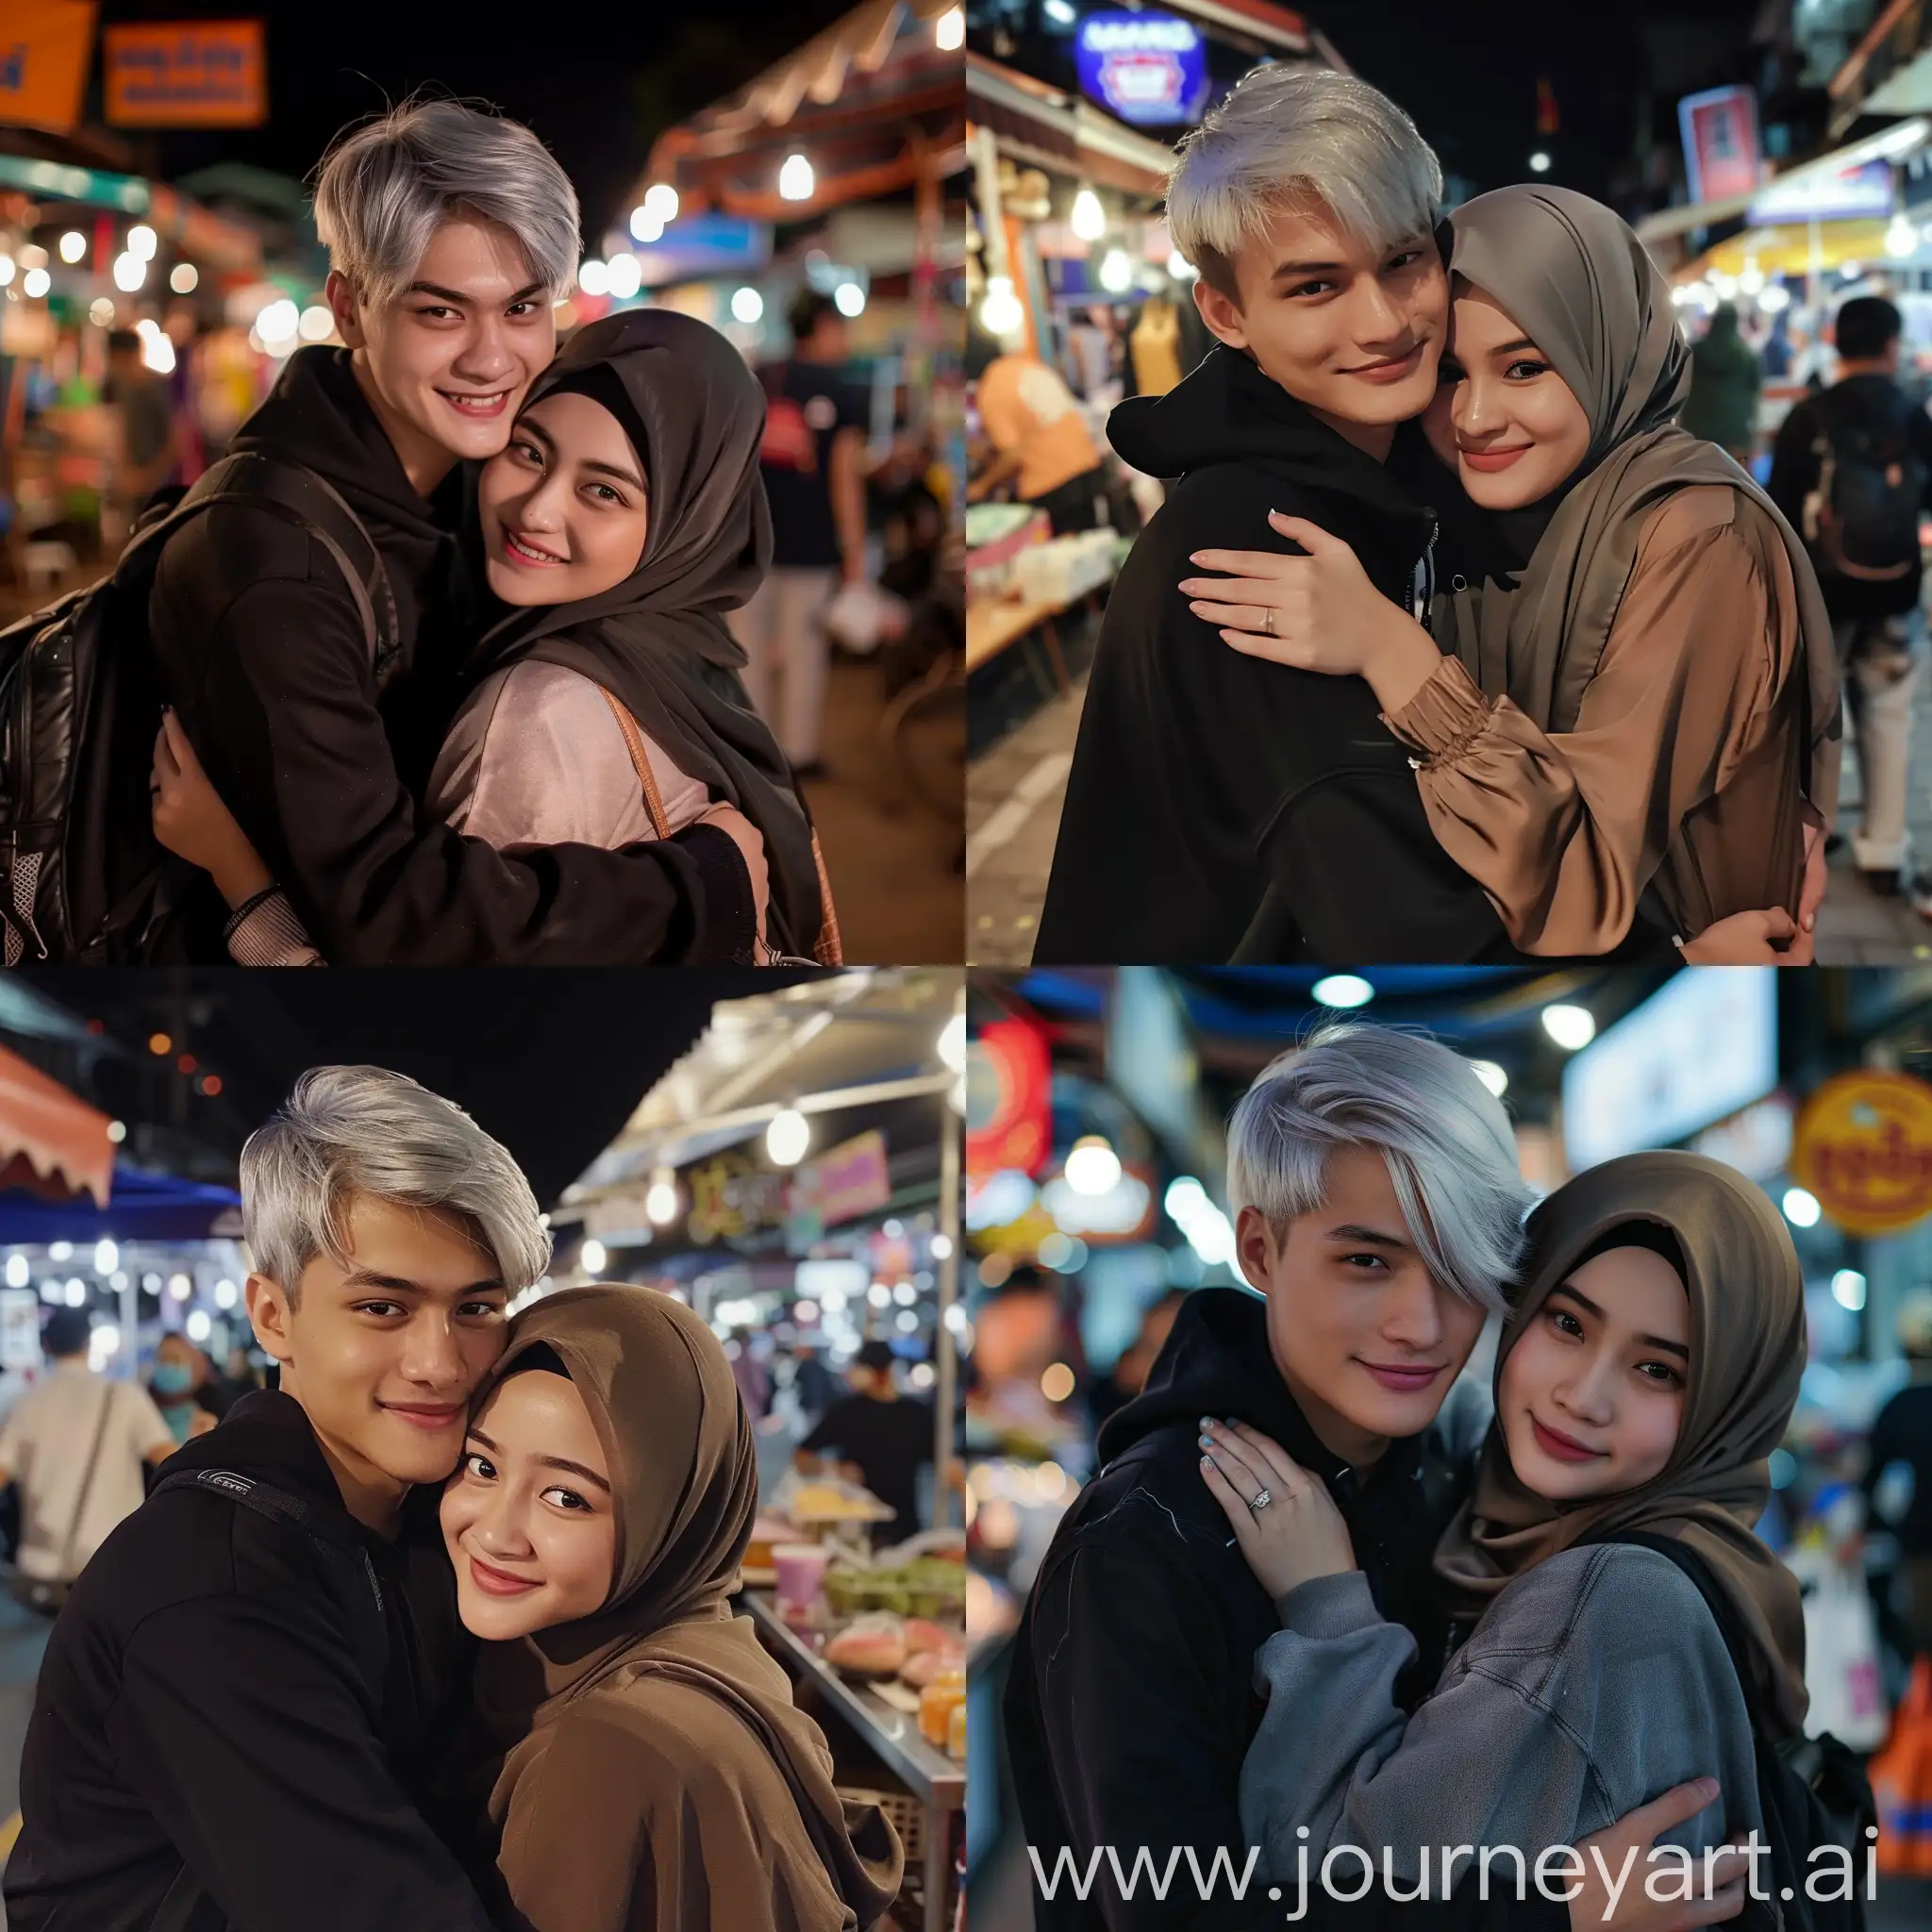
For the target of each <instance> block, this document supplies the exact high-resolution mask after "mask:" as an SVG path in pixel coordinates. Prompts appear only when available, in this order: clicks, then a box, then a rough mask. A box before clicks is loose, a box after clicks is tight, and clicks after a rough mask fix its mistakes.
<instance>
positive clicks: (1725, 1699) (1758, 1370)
mask: <svg viewBox="0 0 1932 1932" xmlns="http://www.w3.org/2000/svg"><path fill="white" fill-rule="evenodd" d="M1528 1233H1529V1260H1528V1286H1527V1288H1526V1289H1525V1291H1524V1293H1523V1295H1522V1297H1521V1299H1520V1301H1519V1303H1518V1306H1517V1307H1516V1309H1515V1311H1514V1312H1513V1314H1512V1315H1511V1316H1510V1318H1509V1322H1508V1324H1507V1328H1506V1330H1505V1332H1504V1336H1503V1341H1502V1344H1501V1348H1500V1350H1499V1353H1498V1360H1497V1367H1496V1377H1495V1398H1496V1419H1495V1422H1494V1424H1492V1425H1491V1431H1490V1435H1489V1439H1488V1441H1486V1443H1485V1444H1484V1447H1483V1451H1482V1455H1481V1457H1480V1459H1479V1461H1478V1463H1477V1469H1476V1479H1475V1486H1474V1491H1472V1493H1471V1496H1470V1498H1469V1500H1468V1501H1467V1502H1466V1503H1465V1504H1464V1506H1463V1507H1462V1509H1461V1511H1460V1513H1459V1514H1458V1515H1457V1518H1456V1519H1455V1521H1454V1522H1453V1523H1452V1524H1451V1525H1450V1527H1449V1529H1448V1530H1447V1532H1446V1533H1445V1534H1444V1536H1443V1538H1442V1541H1441V1543H1440V1544H1439V1545H1438V1548H1437V1555H1436V1574H1437V1577H1438V1580H1439V1582H1440V1583H1441V1587H1442V1589H1443V1590H1444V1591H1445V1592H1446V1594H1447V1596H1448V1599H1449V1602H1450V1605H1451V1608H1452V1614H1453V1615H1454V1616H1455V1617H1457V1619H1459V1620H1460V1625H1461V1627H1462V1628H1464V1629H1466V1628H1467V1626H1468V1625H1469V1624H1474V1630H1473V1631H1471V1632H1470V1633H1469V1634H1468V1636H1467V1640H1466V1641H1463V1642H1462V1644H1461V1647H1460V1648H1459V1649H1458V1650H1457V1651H1456V1652H1455V1654H1454V1656H1453V1657H1451V1659H1450V1661H1449V1663H1448V1666H1447V1668H1446V1669H1445V1670H1444V1671H1443V1672H1442V1674H1441V1679H1440V1681H1439V1682H1438V1684H1437V1687H1436V1690H1435V1691H1434V1692H1433V1694H1432V1695H1430V1696H1429V1697H1428V1699H1427V1700H1426V1701H1425V1702H1424V1704H1423V1705H1422V1707H1420V1708H1419V1709H1418V1710H1417V1712H1416V1714H1415V1716H1414V1717H1413V1718H1409V1717H1407V1715H1406V1714H1405V1713H1404V1711H1403V1710H1402V1708H1401V1707H1400V1706H1399V1705H1398V1704H1397V1702H1396V1699H1395V1695H1394V1687H1395V1681H1396V1677H1397V1675H1398V1674H1399V1673H1400V1672H1401V1671H1402V1670H1403V1669H1404V1668H1405V1667H1406V1666H1407V1663H1408V1662H1409V1660H1410V1658H1411V1657H1413V1655H1414V1643H1413V1641H1412V1640H1411V1639H1410V1637H1409V1636H1408V1634H1407V1631H1405V1630H1403V1629H1401V1628H1400V1627H1398V1626H1396V1625H1393V1624H1387V1623H1385V1622H1383V1620H1382V1619H1381V1617H1380V1616H1379V1614H1378V1613H1377V1611H1376V1609H1375V1607H1374V1603H1373V1601H1372V1600H1371V1598H1370V1595H1369V1591H1368V1589H1367V1586H1366V1583H1365V1581H1364V1579H1363V1577H1362V1575H1361V1574H1360V1573H1359V1572H1358V1571H1357V1569H1356V1566H1355V1558H1354V1555H1353V1552H1352V1551H1351V1549H1350V1547H1349V1539H1348V1533H1347V1530H1346V1528H1345V1527H1344V1526H1343V1525H1342V1524H1341V1522H1340V1519H1339V1517H1338V1515H1337V1513H1336V1511H1335V1507H1334V1505H1333V1503H1332V1502H1331V1501H1330V1499H1329V1497H1328V1495H1327V1492H1326V1491H1325V1490H1324V1488H1323V1486H1322V1485H1321V1484H1320V1483H1319V1482H1316V1481H1314V1480H1312V1479H1311V1478H1310V1477H1309V1476H1308V1474H1307V1473H1306V1472H1305V1471H1303V1470H1301V1469H1299V1468H1298V1467H1297V1466H1296V1465H1295V1464H1294V1463H1293V1462H1292V1461H1291V1460H1290V1458H1289V1457H1287V1456H1286V1455H1285V1454H1283V1452H1282V1451H1281V1450H1280V1449H1279V1448H1278V1447H1277V1446H1275V1445H1274V1443H1272V1442H1270V1441H1268V1440H1267V1439H1266V1438H1265V1437H1262V1436H1260V1435H1258V1434H1257V1433H1256V1432H1254V1431H1252V1430H1249V1429H1246V1428H1243V1427H1240V1426H1236V1427H1232V1428H1230V1427H1228V1426H1225V1425H1223V1424H1213V1425H1211V1426H1208V1427H1205V1428H1204V1432H1203V1437H1202V1445H1203V1449H1204V1451H1205V1454H1204V1455H1203V1457H1202V1464H1201V1469H1202V1474H1203V1477H1204V1478H1205V1480H1206V1481H1207V1483H1208V1488H1209V1489H1210V1490H1211V1491H1213V1493H1214V1495H1215V1497H1216V1498H1217V1500H1218V1501H1219V1502H1220V1503H1221V1505H1222V1507H1223V1509H1224V1511H1225V1512H1226V1515H1227V1518H1228V1521H1229V1522H1230V1524H1233V1526H1234V1530H1235V1535H1236V1538H1237V1540H1238V1541H1239V1542H1240V1544H1241V1550H1242V1553H1243V1554H1244V1555H1245V1556H1246V1557H1247V1558H1248V1561H1249V1563H1250V1564H1251V1566H1252V1567H1253V1568H1254V1570H1255V1573H1256V1574H1257V1576H1258V1577H1259V1578H1260V1579H1261V1581H1262V1583H1263V1585H1264V1586H1265V1587H1266V1588H1267V1589H1268V1590H1269V1591H1270V1592H1271V1593H1272V1594H1273V1595H1274V1598H1275V1600H1276V1606H1277V1610H1278V1613H1279V1615H1280V1617H1281V1621H1282V1629H1281V1631H1280V1633H1279V1634H1278V1635H1276V1636H1274V1637H1271V1638H1270V1639H1269V1640H1268V1641H1266V1642H1265V1643H1264V1644H1263V1645H1262V1647H1261V1649H1260V1651H1259V1653H1258V1654H1257V1675H1262V1676H1265V1677H1266V1678H1267V1680H1268V1684H1269V1691H1270V1704H1269V1711H1268V1714H1267V1715H1265V1716H1264V1717H1263V1719H1262V1721H1261V1725H1260V1728H1259V1730H1258V1731H1257V1734H1256V1737H1255V1740H1254V1742H1253V1744H1252V1746H1251V1747H1250V1749H1249V1752H1248V1756H1247V1759H1246V1762H1245V1764H1244V1766H1243V1768H1242V1773H1241V1811H1242V1823H1243V1825H1244V1827H1245V1828H1246V1830H1247V1832H1248V1835H1249V1839H1250V1841H1251V1842H1252V1843H1256V1844H1258V1845H1259V1846H1261V1848H1262V1850H1263V1852H1264V1855H1265V1857H1266V1860H1267V1862H1268V1864H1269V1866H1270V1868H1271V1871H1272V1873H1273V1875H1274V1877H1275V1878H1276V1879H1277V1880H1280V1879H1284V1878H1287V1879H1293V1878H1294V1877H1295V1876H1296V1875H1297V1874H1298V1873H1299V1872H1300V1871H1301V1870H1302V1869H1303V1868H1302V1867H1301V1866H1300V1863H1299V1860H1300V1858H1301V1856H1302V1854H1303V1853H1304V1851H1306V1852H1307V1857H1308V1865H1307V1869H1308V1870H1310V1871H1312V1870H1314V1869H1316V1868H1317V1867H1318V1866H1319V1864H1320V1860H1321V1858H1322V1857H1323V1855H1324V1853H1325V1852H1326V1850H1327V1849H1328V1848H1329V1847H1331V1846H1333V1845H1337V1844H1344V1843H1345V1844H1350V1845H1358V1846H1361V1847H1364V1848H1366V1849H1368V1850H1369V1851H1370V1852H1371V1854H1372V1855H1373V1856H1374V1857H1376V1858H1377V1860H1378V1862H1379V1860H1380V1857H1381V1856H1382V1854H1381V1851H1380V1848H1382V1847H1388V1848H1390V1852H1389V1855H1390V1857H1391V1861H1392V1867H1393V1869H1394V1871H1395V1873H1396V1875H1397V1877H1398V1878H1401V1879H1404V1880H1405V1881H1407V1882H1412V1881H1413V1880H1414V1879H1415V1878H1416V1877H1417V1876H1418V1875H1419V1868H1420V1863H1421V1858H1422V1857H1423V1852H1422V1848H1423V1847H1424V1846H1441V1845H1455V1844H1469V1845H1514V1846H1517V1847H1519V1848H1521V1849H1522V1851H1523V1853H1524V1857H1525V1859H1526V1860H1529V1861H1531V1862H1532V1863H1533V1861H1534V1858H1535V1857H1536V1855H1537V1854H1538V1853H1539V1852H1540V1851H1541V1849H1542V1848H1543V1847H1545V1846H1549V1845H1557V1844H1575V1843H1576V1842H1578V1841H1579V1840H1581V1839H1582V1838H1583V1837H1584V1836H1585V1835H1586V1834H1589V1833H1591V1832H1594V1831H1597V1830H1599V1829H1601V1828H1602V1827H1603V1826H1604V1825H1605V1824H1607V1823H1608V1822H1609V1821H1610V1820H1612V1819H1614V1818H1616V1817H1617V1816H1618V1815H1619V1814H1620V1813H1622V1812H1624V1811H1627V1810H1628V1809H1630V1808H1631V1807H1633V1806H1636V1805H1639V1804H1641V1803H1643V1802H1644V1801H1646V1800H1647V1799H1649V1798H1651V1797H1652V1796H1654V1795H1655V1794H1656V1793H1657V1791H1659V1790H1663V1789H1664V1788H1665V1787H1667V1786H1670V1785H1673V1784H1675V1783H1677V1782H1679V1781H1681V1780H1684V1779H1689V1778H1691V1777H1694V1776H1697V1775H1699V1774H1715V1775H1716V1777H1717V1778H1718V1780H1719V1783H1720V1786H1721V1789H1722V1790H1723V1793H1724V1805H1723V1807H1722V1809H1721V1810H1720V1808H1719V1807H1707V1810H1706V1811H1705V1812H1703V1813H1700V1814H1699V1815H1698V1816H1697V1817H1695V1818H1693V1819H1692V1820H1691V1822H1690V1824H1688V1825H1687V1826H1686V1827H1685V1828H1684V1830H1683V1832H1682V1833H1680V1834H1673V1837H1672V1841H1673V1842H1675V1843H1678V1844H1680V1845H1682V1846H1684V1847H1686V1848H1688V1849H1690V1850H1691V1851H1692V1852H1694V1853H1698V1854H1701V1853H1702V1852H1703V1850H1704V1849H1706V1848H1707V1847H1713V1846H1716V1845H1718V1844H1721V1843H1722V1842H1724V1840H1725V1837H1726V1834H1727V1832H1729V1831H1737V1832H1749V1831H1750V1830H1751V1829H1753V1828H1754V1827H1759V1826H1761V1825H1762V1824H1763V1817H1762V1810H1761V1806H1760V1803H1759V1798H1758V1793H1757V1777H1756V1771H1755V1755H1754V1754H1755V1746H1754V1740H1753V1736H1752V1731H1751V1725H1750V1720H1749V1718H1748V1716H1747V1713H1746V1707H1745V1703H1744V1698H1743V1694H1742V1691H1741V1688H1740V1683H1739V1680H1738V1675H1737V1672H1736V1670H1735V1669H1734V1667H1733V1665H1732V1662H1731V1658H1730V1655H1729V1653H1728V1651H1727V1650H1726V1649H1725V1646H1724V1640H1723V1638H1722V1636H1721V1634H1720V1632H1719V1629H1718V1625H1717V1621H1716V1619H1715V1618H1714V1617H1713V1615H1712V1614H1711V1611H1710V1609H1709V1607H1708V1606H1707V1604H1706V1602H1705V1600H1704V1598H1703V1596H1702V1595H1701V1594H1700V1593H1699V1591H1698V1590H1697V1588H1696V1586H1695V1585H1694V1584H1692V1583H1691V1580H1690V1579H1689V1578H1688V1577H1687V1576H1686V1575H1685V1574H1683V1572H1682V1571H1681V1570H1679V1569H1678V1568H1677V1566H1676V1565H1675V1564H1674V1562H1673V1561H1672V1560H1671V1559H1670V1558H1669V1557H1666V1556H1664V1555H1662V1554H1661V1553H1659V1552H1658V1551H1657V1550H1654V1549H1646V1548H1643V1547H1641V1546H1640V1545H1635V1544H1631V1543H1627V1542H1626V1543H1621V1544H1620V1543H1619V1542H1618V1541H1616V1540H1617V1539H1618V1538H1619V1537H1620V1536H1625V1535H1628V1534H1630V1533H1633V1532H1635V1533H1644V1534H1649V1535H1661V1536H1664V1537H1668V1538H1671V1539H1674V1540H1675V1541H1679V1542H1681V1543H1682V1544H1683V1545H1684V1547H1685V1548H1686V1549H1687V1550H1688V1551H1690V1552H1691V1555H1692V1556H1693V1557H1695V1558H1696V1560H1697V1561H1698V1563H1699V1564H1700V1565H1701V1566H1702V1568H1703V1571H1704V1573H1705V1574H1707V1576H1708V1577H1710V1578H1711V1579H1712V1580H1713V1581H1714V1583H1715V1584H1716V1586H1717V1588H1718V1589H1719V1590H1720V1591H1722V1593H1723V1595H1724V1597H1725V1598H1726V1599H1727V1600H1728V1602H1729V1605H1730V1607H1731V1608H1732V1609H1733V1610H1734V1611H1735V1612H1736V1618H1737V1621H1738V1622H1739V1623H1740V1625H1741V1627H1742V1629H1743V1630H1744V1632H1745V1634H1746V1637H1747V1639H1748V1642H1749V1647H1750V1653H1751V1672H1752V1676H1753V1678H1754V1682H1755V1689H1756V1690H1757V1692H1758V1694H1759V1698H1760V1700H1761V1702H1762V1704H1763V1705H1764V1707H1766V1708H1767V1709H1768V1710H1771V1711H1773V1712H1774V1713H1775V1714H1776V1720H1777V1722H1779V1723H1780V1724H1782V1725H1784V1726H1786V1727H1787V1728H1789V1729H1790V1731H1791V1732H1793V1733H1795V1732H1796V1731H1798V1730H1799V1729H1800V1728H1801V1727H1802V1724H1803V1721H1804V1715H1805V1707H1806V1697H1805V1682H1804V1667H1803V1659H1804V1620H1803V1616H1802V1613H1801V1610H1800V1607H1799V1598H1798V1587H1797V1584H1796V1581H1795V1580H1794V1579H1793V1578H1792V1577H1791V1575H1790V1573H1789V1572H1787V1571H1786V1570H1785V1569H1784V1568H1783V1567H1782V1566H1781V1565H1780V1564H1779V1563H1778V1561H1777V1559H1776V1558H1775V1557H1774V1556H1773V1555H1772V1553H1771V1552H1770V1551H1769V1550H1768V1549H1766V1548H1765V1547H1764V1545H1763V1544H1762V1543H1760V1542H1759V1541H1758V1540H1757V1537H1756V1535H1755V1534H1754V1533H1753V1525H1754V1524H1756V1523H1757V1520H1758V1518H1759V1516H1760V1515H1761V1514H1762V1512H1763V1510H1764V1507H1765V1506H1766V1504H1767V1502H1768V1501H1769V1497H1770V1476H1769V1470H1768V1458H1769V1457H1770V1455H1771V1452H1772V1451H1773V1450H1774V1448H1775V1447H1776V1446H1777V1444H1778V1441H1779V1439H1780V1438H1781V1437H1782V1435H1783V1433H1784V1430H1785V1426H1786V1424H1787V1423H1788V1421H1789V1420H1790V1412H1791V1407H1792V1405H1793V1403H1794V1402H1795V1401H1796V1399H1797V1391H1798V1378H1799V1375H1800V1373H1801V1372H1802V1370H1803V1368H1804V1362H1805V1329H1804V1299H1803V1289H1802V1277H1801V1274H1800V1270H1799V1266H1798V1260H1797V1256H1796V1254H1795V1252H1794V1251H1793V1249H1792V1247H1791V1241H1790V1235H1789V1233H1788V1232H1787V1231H1786V1229H1785V1225H1784V1223H1783V1221H1782V1220H1781V1219H1780V1218H1779V1216H1778V1214H1777V1212H1776V1210H1775V1208H1773V1206H1772V1205H1771V1203H1770V1201H1769V1199H1768V1198H1767V1197H1766V1196H1765V1195H1764V1193H1763V1192H1762V1191H1761V1190H1759V1189H1757V1187H1755V1186H1753V1185H1752V1184H1751V1183H1749V1182H1748V1181H1746V1180H1745V1179H1744V1178H1743V1177H1742V1176H1741V1175H1740V1174H1737V1173H1735V1172H1733V1171H1732V1170H1731V1169H1729V1168H1726V1167H1722V1166H1720V1165H1718V1164H1717V1163H1716V1162H1714V1161H1710V1160H1706V1159H1704V1158H1701V1157H1699V1156H1696V1155H1691V1154H1672V1153H1663V1154H1637V1155H1631V1156H1628V1157H1626V1158H1624V1159H1621V1160H1613V1161H1608V1162H1606V1163H1605V1164H1604V1165H1603V1166H1601V1167H1597V1168H1592V1169H1591V1170H1590V1171H1589V1172H1588V1173H1586V1174H1581V1175H1580V1176H1578V1177H1577V1178H1576V1179H1575V1180H1574V1181H1572V1182H1570V1183H1569V1184H1568V1185H1567V1186H1566V1187H1564V1188H1562V1189H1561V1190H1559V1191H1557V1193H1556V1194H1554V1195H1552V1196H1550V1197H1549V1199H1547V1200H1545V1201H1544V1202H1542V1203H1541V1205H1540V1206H1539V1207H1538V1208H1536V1209H1535V1211H1534V1212H1533V1213H1532V1215H1531V1216H1530V1219H1529V1224H1528ZM1424 1661H1425V1662H1426V1661H1428V1660H1424ZM1290 1712H1292V1721H1290V1718H1289V1715H1288V1714H1289V1713H1290ZM1348 1869H1349V1870H1350V1871H1352V1870H1353V1868H1352V1867H1350V1868H1348ZM1434 1869H1435V1870H1436V1871H1437V1872H1438V1873H1440V1869H1441V1868H1440V1865H1438V1866H1436V1867H1435V1868H1434ZM1467 1871H1468V1866H1467V1864H1465V1865H1463V1866H1462V1867H1460V1868H1458V1870H1457V1873H1456V1874H1455V1876H1456V1878H1457V1880H1460V1879H1461V1878H1462V1877H1463V1876H1465V1875H1466V1873H1467ZM1501 1876H1502V1877H1503V1878H1504V1879H1506V1880H1507V1879H1508V1878H1510V1877H1513V1868H1512V1867H1511V1866H1510V1865H1509V1864H1508V1863H1507V1860H1506V1861H1505V1863H1504V1864H1503V1865H1502V1867H1501ZM1343 1882H1346V1881H1345V1879H1344V1880H1343ZM1437 1882H1438V1884H1439V1885H1440V1878H1438V1880H1437Z"/></svg>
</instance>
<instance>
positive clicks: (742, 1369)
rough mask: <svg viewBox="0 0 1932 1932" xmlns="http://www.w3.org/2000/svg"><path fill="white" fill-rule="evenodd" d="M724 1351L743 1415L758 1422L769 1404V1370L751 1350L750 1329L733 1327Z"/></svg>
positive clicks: (769, 1406)
mask: <svg viewBox="0 0 1932 1932" xmlns="http://www.w3.org/2000/svg"><path fill="white" fill-rule="evenodd" d="M725 1353H726V1354H727V1355H729V1356H730V1357H731V1375H732V1379H733V1380H734V1381H735V1382H736V1383H737V1384H738V1393H739V1396H740V1398H741V1400H742V1401H743V1403H744V1412H745V1414H746V1415H748V1416H750V1418H751V1419H752V1421H753V1422H755V1423H758V1422H762V1421H763V1420H764V1419H765V1416H766V1414H767V1413H768V1412H769V1410H770V1409H771V1407H772V1372H771V1371H770V1370H769V1369H768V1368H766V1367H765V1365H764V1363H763V1362H761V1361H759V1360H758V1357H757V1356H755V1355H754V1354H753V1353H752V1348H751V1330H750V1329H749V1328H740V1329H737V1330H735V1331H734V1332H733V1334H732V1337H731V1345H730V1347H729V1348H728V1349H727V1350H726V1351H725Z"/></svg>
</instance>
